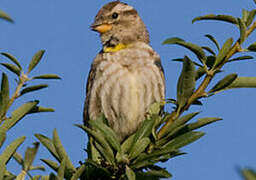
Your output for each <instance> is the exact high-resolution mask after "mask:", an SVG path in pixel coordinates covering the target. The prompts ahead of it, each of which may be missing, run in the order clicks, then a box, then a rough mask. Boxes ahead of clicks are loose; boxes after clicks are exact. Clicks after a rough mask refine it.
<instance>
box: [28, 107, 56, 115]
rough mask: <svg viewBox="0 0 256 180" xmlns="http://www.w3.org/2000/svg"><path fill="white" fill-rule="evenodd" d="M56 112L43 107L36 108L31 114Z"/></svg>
mask: <svg viewBox="0 0 256 180" xmlns="http://www.w3.org/2000/svg"><path fill="white" fill-rule="evenodd" d="M54 111H55V110H54V109H52V108H47V107H42V106H36V107H34V108H33V109H32V110H31V111H30V112H29V114H32V113H40V112H54Z"/></svg>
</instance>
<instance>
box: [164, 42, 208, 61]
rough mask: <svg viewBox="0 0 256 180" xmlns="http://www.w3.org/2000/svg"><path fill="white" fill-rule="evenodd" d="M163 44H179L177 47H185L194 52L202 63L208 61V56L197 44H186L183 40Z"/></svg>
mask: <svg viewBox="0 0 256 180" xmlns="http://www.w3.org/2000/svg"><path fill="white" fill-rule="evenodd" d="M163 44H177V45H180V46H183V47H185V48H187V49H189V50H190V51H192V52H193V53H195V54H196V56H197V57H198V59H199V60H200V61H201V62H205V61H206V55H205V53H204V50H203V49H202V48H201V47H200V46H198V45H196V44H193V43H189V42H185V41H182V40H180V39H177V38H169V39H166V40H165V41H164V42H163Z"/></svg>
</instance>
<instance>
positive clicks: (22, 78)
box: [0, 73, 29, 124]
mask: <svg viewBox="0 0 256 180" xmlns="http://www.w3.org/2000/svg"><path fill="white" fill-rule="evenodd" d="M28 80H29V78H28V76H27V75H26V74H24V73H22V74H21V76H20V77H19V83H18V86H17V87H16V89H15V92H14V93H13V95H12V97H11V98H10V101H9V102H8V105H7V108H6V111H5V113H4V115H3V118H1V119H0V124H1V123H2V121H3V120H4V119H6V117H5V116H6V113H7V112H8V110H9V108H10V107H11V106H12V104H13V103H14V101H15V100H16V99H17V98H18V97H19V96H20V90H21V88H22V87H23V86H24V84H25V83H26V82H27V81H28Z"/></svg>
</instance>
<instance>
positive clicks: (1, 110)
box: [0, 1, 256, 180]
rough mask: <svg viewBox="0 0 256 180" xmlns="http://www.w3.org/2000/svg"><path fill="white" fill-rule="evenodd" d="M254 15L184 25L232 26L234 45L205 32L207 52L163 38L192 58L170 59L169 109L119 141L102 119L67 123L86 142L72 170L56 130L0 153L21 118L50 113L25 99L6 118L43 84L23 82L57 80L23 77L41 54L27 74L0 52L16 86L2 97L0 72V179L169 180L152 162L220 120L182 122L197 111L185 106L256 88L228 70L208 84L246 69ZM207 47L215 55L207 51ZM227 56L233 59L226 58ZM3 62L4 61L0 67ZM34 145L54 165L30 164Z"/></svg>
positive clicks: (156, 107) (250, 178) (4, 85)
mask: <svg viewBox="0 0 256 180" xmlns="http://www.w3.org/2000/svg"><path fill="white" fill-rule="evenodd" d="M254 2H255V1H254ZM255 3H256V2H255ZM255 7H256V4H255ZM255 15H256V9H252V10H245V9H243V10H242V15H241V17H233V16H231V15H215V14H208V15H205V16H200V17H196V18H194V19H193V20H192V23H195V22H199V21H204V20H217V21H224V22H227V23H231V24H233V25H234V28H238V29H239V31H240V36H239V37H237V38H236V40H234V39H233V37H227V39H226V41H225V43H224V44H222V45H220V44H219V43H218V41H217V40H216V39H215V38H214V37H213V36H212V35H210V34H206V35H205V38H208V39H209V44H210V45H209V46H200V45H197V44H194V43H191V42H187V41H185V40H183V39H181V38H178V37H173V38H168V39H166V40H165V41H164V42H163V44H166V45H172V44H175V45H179V46H182V47H185V48H187V49H189V50H190V51H192V52H193V53H194V54H195V55H196V59H193V60H192V59H191V58H189V57H188V56H184V57H183V58H177V59H175V60H174V61H179V62H181V63H183V67H182V70H181V74H180V76H179V79H178V83H177V95H176V98H175V99H174V98H170V99H167V100H166V102H165V103H171V104H173V106H174V108H173V111H172V112H162V111H161V109H162V107H163V106H164V104H160V103H155V104H153V105H152V106H151V108H150V110H149V112H148V113H147V114H146V119H145V121H144V123H143V124H142V125H141V127H140V128H139V129H138V130H137V131H136V132H135V133H134V134H132V135H130V136H129V137H127V139H126V140H124V142H121V143H120V142H119V140H118V138H117V136H116V134H115V133H114V131H113V130H112V129H111V128H110V127H109V126H108V122H107V120H106V119H105V117H104V115H101V116H100V117H98V119H97V120H94V121H89V125H90V126H89V127H87V126H84V125H79V124H77V125H75V126H77V127H78V128H80V129H81V130H83V131H85V132H86V133H87V134H88V135H89V136H90V137H91V138H92V143H91V147H90V149H87V152H88V157H89V158H88V159H86V160H81V162H80V166H79V167H75V166H74V165H73V164H72V162H71V160H70V159H71V158H72V157H70V156H68V155H67V153H66V151H65V149H64V147H63V145H62V143H61V140H60V137H59V136H58V133H57V130H56V129H55V130H54V131H53V135H52V137H47V136H44V135H42V134H39V133H38V134H35V137H36V138H37V139H38V141H39V142H35V143H34V144H33V147H28V148H27V149H26V151H25V154H24V155H21V154H20V153H18V151H19V150H18V148H19V147H20V146H21V145H22V143H23V142H24V141H25V137H24V136H22V137H17V139H16V140H14V141H13V142H11V143H10V144H9V145H6V147H5V149H3V144H4V142H5V140H6V138H8V131H9V130H10V129H11V128H12V127H13V126H15V125H16V124H17V123H21V122H20V121H21V120H22V119H23V117H25V116H27V115H29V114H33V113H41V112H53V111H54V110H53V109H52V108H47V107H43V106H41V105H39V101H35V100H32V101H31V100H30V101H28V102H27V103H25V104H23V105H21V106H20V107H18V108H17V109H16V110H14V111H12V112H10V107H11V106H12V105H13V103H15V102H16V101H18V100H19V97H21V96H23V95H24V94H27V93H32V92H34V91H38V90H40V89H44V88H46V87H47V84H38V85H33V86H30V85H29V83H30V81H36V80H37V79H46V80H50V79H60V77H59V76H58V75H55V74H42V75H38V76H34V77H31V76H30V72H31V71H32V70H33V69H34V68H36V66H37V65H38V63H39V62H40V60H41V59H42V58H43V55H44V52H45V51H44V50H39V51H38V52H37V53H36V54H35V55H34V56H33V57H32V60H31V61H30V63H29V65H28V67H27V68H24V67H22V66H21V65H20V63H19V60H18V59H17V58H16V57H14V56H13V55H11V54H9V53H7V52H1V65H2V66H3V67H5V68H6V69H7V70H9V71H10V72H12V73H14V74H15V75H16V76H17V84H16V86H15V89H14V90H13V92H14V93H13V94H10V90H9V80H8V76H7V74H6V73H5V72H3V73H2V77H1V91H0V148H1V151H2V154H0V180H7V179H8V180H9V179H18V180H23V179H25V177H28V178H30V179H34V180H38V179H42V180H44V179H45V180H48V179H69V180H76V179H85V180H86V179H89V180H90V179H124V180H135V179H160V178H170V177H171V176H172V175H171V174H170V172H168V171H167V170H166V169H165V168H163V167H160V166H159V162H166V161H168V160H170V159H172V158H173V157H176V156H181V155H183V154H184V152H182V150H181V148H182V147H184V146H186V145H188V144H190V143H192V142H194V141H196V140H198V139H200V138H201V137H202V136H203V135H204V134H205V133H204V132H201V131H198V129H199V128H200V127H202V126H205V125H208V124H211V123H214V122H216V121H219V120H221V118H219V117H201V118H198V119H197V121H193V122H190V120H191V119H193V118H195V117H196V116H198V115H199V114H200V112H192V113H186V111H187V110H188V109H189V108H190V107H191V106H193V105H203V104H202V103H201V102H200V100H201V99H202V98H205V99H207V98H208V97H210V96H214V95H216V94H218V93H220V92H222V91H226V90H229V89H233V88H256V77H239V76H238V75H237V73H236V72H234V73H231V74H229V75H227V76H225V77H222V78H221V79H219V81H218V82H217V83H216V84H213V82H212V80H213V79H215V78H216V76H215V75H216V74H218V73H219V74H221V72H222V71H223V68H224V65H225V66H228V65H229V64H230V63H235V62H240V63H246V61H245V60H251V59H253V57H252V56H249V55H244V53H243V55H239V54H240V53H241V52H250V51H252V52H255V51H256V42H255V43H253V44H251V45H249V46H248V47H243V42H244V41H246V39H247V38H248V37H249V36H250V35H251V33H253V31H254V30H255V29H256V21H254V17H255ZM0 19H3V20H6V21H9V22H13V20H12V19H11V17H10V16H9V15H7V14H6V13H5V12H3V11H1V10H0ZM227 34H228V33H227ZM213 47H214V49H217V51H214V50H213ZM234 55H236V56H235V57H234ZM3 60H5V61H9V62H8V63H6V62H5V61H3ZM198 80H200V81H198ZM25 85H26V86H25ZM209 87H212V88H209ZM167 90H168V89H167ZM40 143H41V144H42V145H43V146H44V147H45V148H46V149H47V150H48V151H49V153H50V154H51V155H52V156H53V158H54V159H55V161H54V160H49V159H41V160H42V165H39V166H36V165H34V164H33V160H34V159H35V156H36V154H37V152H38V149H39V144H40ZM11 158H13V159H15V160H16V162H17V163H18V164H20V166H21V167H22V171H21V172H18V173H15V174H14V173H13V172H10V171H9V170H8V169H7V168H6V165H7V164H8V162H9V160H10V159H11ZM44 166H49V167H50V168H51V169H52V173H50V174H49V175H44V176H43V175H35V176H32V175H31V174H30V171H32V170H33V171H34V170H37V171H44V170H45V167H44ZM240 172H241V175H242V176H243V177H244V179H246V180H255V179H256V173H255V172H254V171H253V170H251V169H244V170H240Z"/></svg>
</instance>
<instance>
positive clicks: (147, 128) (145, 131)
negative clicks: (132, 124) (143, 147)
mask: <svg viewBox="0 0 256 180" xmlns="http://www.w3.org/2000/svg"><path fill="white" fill-rule="evenodd" d="M154 124H155V120H154V118H150V119H146V120H145V121H144V122H143V124H142V126H141V127H140V128H139V129H138V130H137V131H136V133H135V136H134V138H133V142H132V145H131V146H130V147H131V149H129V151H128V152H130V151H131V150H132V149H133V148H134V146H135V145H136V142H137V141H138V140H140V139H142V138H144V137H148V136H149V135H150V134H151V132H152V129H153V127H154Z"/></svg>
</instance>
